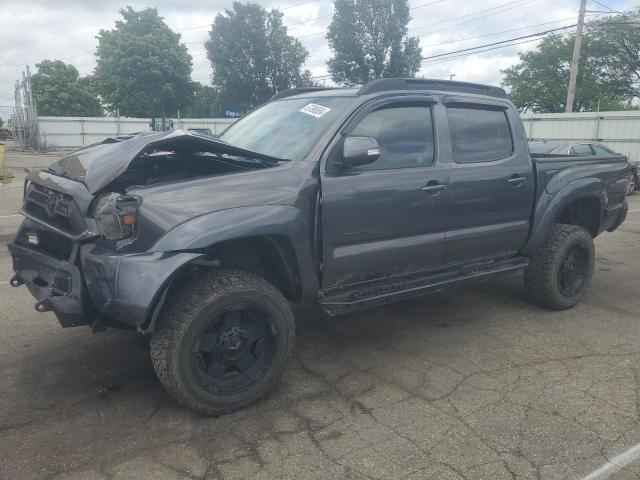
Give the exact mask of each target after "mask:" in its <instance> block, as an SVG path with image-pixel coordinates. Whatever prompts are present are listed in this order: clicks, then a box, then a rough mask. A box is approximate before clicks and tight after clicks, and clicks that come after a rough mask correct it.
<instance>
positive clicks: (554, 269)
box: [524, 224, 595, 310]
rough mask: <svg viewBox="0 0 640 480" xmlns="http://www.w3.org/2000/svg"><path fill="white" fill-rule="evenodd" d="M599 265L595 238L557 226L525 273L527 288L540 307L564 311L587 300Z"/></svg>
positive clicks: (572, 227) (561, 225)
mask: <svg viewBox="0 0 640 480" xmlns="http://www.w3.org/2000/svg"><path fill="white" fill-rule="evenodd" d="M594 263H595V247H594V245H593V239H592V238H591V234H589V232H587V231H586V230H585V229H584V228H582V227H578V226H576V225H566V224H556V225H554V226H553V227H552V228H551V232H550V233H549V236H548V237H547V239H546V241H545V243H544V245H543V246H542V248H541V249H540V250H539V251H538V253H536V255H535V256H534V257H532V258H531V261H530V263H529V267H528V268H527V270H526V271H525V276H524V279H525V287H526V289H527V291H528V293H529V296H530V297H531V299H532V300H533V301H534V302H535V303H537V304H538V305H542V306H544V307H548V308H553V309H555V310H564V309H567V308H571V307H573V306H574V305H575V304H577V303H578V302H579V301H580V299H581V298H582V297H583V296H584V294H585V292H586V290H587V288H588V287H589V283H590V282H591V277H592V275H593V269H594Z"/></svg>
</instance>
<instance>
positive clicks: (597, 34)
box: [587, 7, 640, 97]
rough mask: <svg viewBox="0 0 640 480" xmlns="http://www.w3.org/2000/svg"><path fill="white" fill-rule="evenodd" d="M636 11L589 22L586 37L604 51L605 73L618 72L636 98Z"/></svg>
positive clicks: (639, 66) (639, 40)
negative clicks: (629, 83) (626, 80)
mask: <svg viewBox="0 0 640 480" xmlns="http://www.w3.org/2000/svg"><path fill="white" fill-rule="evenodd" d="M638 25H640V7H638V8H636V10H635V11H632V12H629V13H624V14H622V15H615V16H611V17H607V18H605V19H602V20H597V21H594V22H590V23H589V24H588V27H587V35H588V36H590V37H591V38H593V39H594V41H595V42H597V43H598V44H600V45H603V46H604V47H605V48H607V49H608V51H607V52H606V56H605V65H606V68H607V72H616V73H619V72H622V73H623V75H628V77H629V78H630V79H631V85H630V90H631V93H632V94H633V96H634V97H640V28H638Z"/></svg>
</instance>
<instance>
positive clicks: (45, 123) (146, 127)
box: [38, 117, 235, 149]
mask: <svg viewBox="0 0 640 480" xmlns="http://www.w3.org/2000/svg"><path fill="white" fill-rule="evenodd" d="M172 120H173V123H174V127H175V128H180V129H183V130H187V129H189V128H210V129H211V131H212V132H213V133H214V134H219V133H222V132H223V131H224V130H225V128H227V127H228V126H229V125H230V124H231V123H233V122H234V121H235V120H233V119H230V118H181V119H179V120H178V119H177V118H174V119H172ZM38 123H39V128H40V136H41V139H42V142H43V144H44V145H46V147H47V148H52V149H56V148H68V147H82V146H84V145H90V144H92V143H96V142H101V141H102V140H104V139H105V138H108V137H113V136H114V135H124V134H127V133H138V132H148V131H150V130H151V126H150V123H151V119H150V118H124V117H121V118H115V117H38Z"/></svg>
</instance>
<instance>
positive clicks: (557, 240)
mask: <svg viewBox="0 0 640 480" xmlns="http://www.w3.org/2000/svg"><path fill="white" fill-rule="evenodd" d="M629 181H630V179H629V164H628V162H627V159H626V158H625V157H623V156H618V155H611V156H609V157H605V158H600V157H598V158H596V157H593V156H588V157H580V156H569V155H566V156H565V155H544V154H542V155H539V156H535V157H533V158H532V156H531V155H530V153H529V148H528V144H527V138H526V135H525V131H524V128H523V124H522V122H521V120H520V117H519V115H518V112H517V110H516V109H515V108H514V105H513V104H512V103H511V102H510V101H509V100H508V99H507V98H506V94H505V92H504V91H503V90H502V89H500V88H496V87H491V86H484V85H477V84H471V83H464V82H452V81H440V80H418V79H383V80H376V81H373V82H371V83H368V84H366V85H364V86H362V87H360V88H332V89H329V88H306V89H293V90H287V91H285V92H281V93H279V94H277V95H276V96H275V97H273V98H272V99H271V100H270V101H269V102H268V103H267V104H265V105H263V106H261V107H259V108H257V109H256V110H255V111H253V112H251V113H250V114H248V115H246V116H245V117H244V118H242V119H240V120H239V121H238V122H237V123H235V124H233V125H232V126H231V127H230V128H229V129H227V130H226V131H225V132H224V133H223V134H222V135H221V136H220V138H211V137H208V136H203V135H198V134H196V133H190V132H182V131H172V132H162V133H153V134H140V135H136V136H133V137H132V138H126V137H123V138H114V139H108V140H105V141H104V142H103V143H102V144H100V145H96V146H92V147H90V148H85V149H82V150H80V151H77V152H75V153H72V154H70V155H69V156H67V157H65V158H63V159H61V160H60V161H58V162H56V163H54V164H52V165H51V166H50V167H49V168H46V169H43V170H40V171H32V172H31V173H30V174H29V175H28V177H27V179H26V181H25V185H24V204H23V206H22V214H23V215H24V217H26V218H25V220H24V222H23V224H22V225H21V227H20V229H19V231H18V233H17V236H16V238H15V240H14V241H13V242H12V243H11V244H10V245H9V250H10V251H11V255H12V257H13V269H14V271H15V275H14V276H13V277H12V278H11V281H10V283H11V285H13V286H16V287H18V286H20V285H26V286H27V288H28V289H29V291H30V292H31V294H32V295H33V296H34V297H35V300H36V303H35V308H36V310H37V311H39V312H46V311H53V312H54V313H55V315H56V316H57V318H58V320H59V322H60V323H61V325H62V326H63V327H68V326H75V325H89V326H90V327H92V328H93V329H94V330H103V329H104V328H105V327H115V328H130V329H136V330H137V331H138V332H140V333H142V334H148V335H150V336H151V346H150V351H151V359H152V363H153V366H154V368H155V371H156V373H157V375H158V377H159V379H160V381H161V383H162V384H163V385H164V386H165V387H166V389H167V390H168V391H169V392H170V393H171V394H172V395H173V396H174V397H175V398H176V399H177V400H178V401H179V402H181V403H183V404H185V405H187V406H189V407H191V408H193V409H195V410H197V411H199V412H202V413H205V414H209V415H220V414H223V413H227V412H230V411H233V410H236V409H239V408H242V407H245V406H247V405H249V404H251V403H252V402H254V401H256V400H257V399H258V398H260V397H261V396H263V395H264V394H265V393H266V392H267V391H268V389H269V388H270V387H271V386H272V385H273V384H274V383H275V382H276V380H277V379H278V377H279V375H280V374H281V372H282V370H283V365H284V364H285V361H286V359H287V357H288V355H289V354H290V352H291V350H292V347H293V342H294V336H295V334H294V332H295V328H294V327H295V323H294V315H293V313H292V304H295V303H298V304H300V303H301V304H314V305H318V306H319V307H320V308H322V309H324V310H325V311H326V312H327V313H328V314H329V315H338V314H344V313H348V312H353V311H355V310H358V309H361V308H365V307H372V306H378V305H383V304H386V303H389V302H393V301H397V300H402V299H406V298H410V297H414V296H417V295H422V294H425V293H429V292H434V291H439V290H441V289H443V288H445V287H453V286H456V285H459V284H462V283H463V282H468V281H475V280H481V279H484V278H487V277H489V276H492V275H497V274H503V273H506V272H515V271H519V270H524V282H525V287H526V290H527V291H528V293H529V295H530V297H531V299H532V300H533V301H534V302H535V303H537V304H539V305H541V306H543V307H546V308H551V309H566V308H569V307H572V306H574V305H575V304H576V303H577V302H578V301H579V300H580V299H581V298H582V297H583V295H584V294H585V292H586V290H587V287H588V285H589V282H590V280H591V277H592V275H593V271H594V243H593V239H594V238H595V237H596V236H598V235H599V234H600V233H602V232H604V231H610V232H611V231H613V230H615V229H616V228H617V227H618V226H619V225H620V224H621V223H622V222H623V221H624V219H625V217H626V212H627V203H626V199H625V197H626V194H627V192H628V189H629Z"/></svg>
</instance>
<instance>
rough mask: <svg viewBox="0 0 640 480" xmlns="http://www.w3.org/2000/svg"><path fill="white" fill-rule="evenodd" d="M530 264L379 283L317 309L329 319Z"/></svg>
mask: <svg viewBox="0 0 640 480" xmlns="http://www.w3.org/2000/svg"><path fill="white" fill-rule="evenodd" d="M527 265H529V259H528V258H526V257H515V258H508V259H503V260H491V261H483V262H477V263H472V264H466V265H462V266H460V267H459V268H458V269H455V270H447V271H441V272H438V273H432V274H431V275H428V276H423V277H417V278H412V279H405V280H404V281H402V282H398V283H394V284H388V283H387V284H378V285H373V286H369V287H368V288H366V289H362V290H348V291H343V292H338V293H336V294H333V295H330V296H327V297H322V298H320V300H319V303H320V306H321V307H322V308H323V310H324V311H325V312H327V313H328V314H329V315H331V316H335V315H341V314H343V313H349V312H353V311H356V310H361V309H363V308H369V307H376V306H380V305H385V304H387V303H392V302H397V301H400V300H406V299H408V298H413V297H419V296H421V295H424V294H427V293H434V292H437V291H440V290H442V289H443V288H445V287H448V286H450V285H454V284H459V283H463V282H469V281H474V280H479V279H481V278H484V277H489V276H493V275H496V274H500V273H509V272H513V271H516V270H521V269H523V268H525V267H527Z"/></svg>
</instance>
